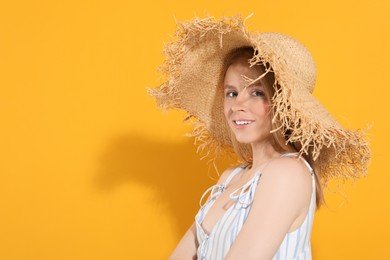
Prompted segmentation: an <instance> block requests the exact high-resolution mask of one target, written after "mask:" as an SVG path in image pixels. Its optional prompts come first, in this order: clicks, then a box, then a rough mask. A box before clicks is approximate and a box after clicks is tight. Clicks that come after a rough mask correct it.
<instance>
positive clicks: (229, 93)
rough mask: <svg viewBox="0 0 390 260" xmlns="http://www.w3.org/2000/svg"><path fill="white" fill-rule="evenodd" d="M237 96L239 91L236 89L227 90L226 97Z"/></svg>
mask: <svg viewBox="0 0 390 260" xmlns="http://www.w3.org/2000/svg"><path fill="white" fill-rule="evenodd" d="M236 96H237V93H236V92H234V91H229V92H226V97H236Z"/></svg>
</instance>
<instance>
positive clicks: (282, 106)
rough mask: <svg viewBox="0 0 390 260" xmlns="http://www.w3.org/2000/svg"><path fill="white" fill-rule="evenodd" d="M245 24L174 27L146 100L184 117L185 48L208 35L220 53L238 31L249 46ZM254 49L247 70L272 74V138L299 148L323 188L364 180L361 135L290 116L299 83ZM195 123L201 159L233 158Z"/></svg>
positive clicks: (258, 46) (201, 22)
mask: <svg viewBox="0 0 390 260" xmlns="http://www.w3.org/2000/svg"><path fill="white" fill-rule="evenodd" d="M244 22H245V20H244V21H243V20H242V18H241V17H240V16H234V17H228V18H222V19H221V20H216V19H215V18H214V17H208V18H205V19H199V18H196V19H195V20H193V21H190V22H180V23H178V30H177V31H176V34H175V36H174V38H173V39H172V41H171V42H169V43H168V44H166V45H165V47H164V56H165V62H164V63H163V64H162V65H161V66H160V67H159V71H160V72H162V74H163V78H164V80H166V81H165V83H163V84H162V85H160V86H159V87H158V88H149V89H148V92H149V94H150V95H151V96H154V97H155V98H156V100H157V104H158V106H159V107H160V108H161V109H163V110H166V109H171V108H173V109H180V110H185V111H187V110H186V106H185V104H182V103H181V97H180V93H179V88H180V87H179V86H177V83H176V82H177V80H178V79H179V78H180V76H181V75H180V64H181V63H182V61H183V56H184V55H185V54H186V50H187V48H190V47H191V44H192V42H193V39H196V38H202V37H204V36H205V35H206V34H208V33H209V32H210V33H214V34H217V35H218V37H219V42H220V46H221V47H222V45H223V36H224V35H225V34H227V33H229V32H231V31H232V30H236V31H241V32H242V33H243V34H244V35H245V37H246V38H248V39H249V40H251V38H250V35H249V34H248V32H247V31H246V29H245V26H244ZM195 42H196V41H195ZM253 47H254V48H255V56H254V57H253V58H252V59H251V61H250V64H251V66H253V65H255V64H259V63H262V64H264V65H265V66H267V64H272V68H268V70H267V72H269V71H271V70H272V71H273V72H274V73H275V85H274V87H275V90H276V93H275V95H274V97H273V109H274V117H273V118H272V121H273V122H274V123H275V122H279V124H280V127H278V128H277V129H274V130H273V131H272V132H275V131H281V132H282V133H283V134H284V135H285V136H286V135H287V133H288V140H287V142H291V143H295V142H300V143H301V145H302V147H301V149H300V151H299V154H300V156H302V155H304V154H309V153H311V155H312V157H313V158H314V160H315V161H316V162H315V163H316V164H317V165H318V169H319V171H320V174H319V175H320V176H319V177H320V179H321V182H322V183H323V184H326V183H327V181H328V180H329V179H331V178H341V179H349V178H352V179H354V178H358V177H360V176H364V175H365V174H366V172H367V165H368V162H369V159H370V150H369V147H368V142H367V141H366V140H365V138H364V136H365V132H363V131H361V130H358V131H348V130H345V129H343V128H342V127H341V126H339V125H338V124H337V122H335V123H334V125H324V124H323V123H322V122H318V121H314V120H313V119H312V118H308V117H306V118H305V116H304V115H303V114H302V112H301V111H297V110H294V104H292V102H291V98H290V97H291V92H292V90H293V89H291V86H290V85H291V82H297V78H294V76H292V75H290V74H288V72H286V71H284V69H283V68H284V67H285V66H284V64H283V60H279V59H278V58H277V57H275V56H273V52H271V51H268V52H267V51H266V50H269V49H270V46H266V45H265V43H263V42H260V43H259V42H258V41H254V40H253ZM266 68H267V67H266ZM262 76H263V75H262ZM256 80H258V79H255V81H256ZM298 83H299V82H298ZM289 84H290V85H289ZM278 86H280V87H279V88H278ZM191 116H192V115H189V117H191ZM193 123H194V129H193V132H192V133H191V134H190V136H193V137H195V144H196V145H198V149H197V151H198V153H200V154H201V155H202V158H206V157H209V158H212V159H211V161H212V162H215V159H216V158H218V157H220V156H222V155H224V154H231V153H232V152H233V149H232V147H231V146H230V145H226V144H222V143H221V142H220V141H218V140H217V138H215V137H214V136H212V133H211V132H210V131H209V129H208V128H207V126H206V125H205V124H204V123H203V122H201V121H199V120H198V119H196V121H195V122H193Z"/></svg>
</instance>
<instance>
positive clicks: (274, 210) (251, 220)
mask: <svg viewBox="0 0 390 260" xmlns="http://www.w3.org/2000/svg"><path fill="white" fill-rule="evenodd" d="M311 189H312V179H311V175H310V173H309V171H308V169H307V167H306V166H305V165H303V163H302V162H301V161H298V160H296V158H287V157H283V158H278V159H276V160H274V161H272V162H270V164H269V165H268V166H267V168H266V169H265V170H264V171H263V172H262V176H261V178H260V181H259V184H258V187H257V189H256V193H255V197H254V200H253V204H252V207H251V210H250V213H249V215H248V218H247V220H246V222H245V224H244V225H243V227H242V229H241V231H240V233H239V234H238V236H237V238H236V240H235V242H234V243H233V245H232V247H231V248H230V251H229V253H228V255H227V257H226V259H229V260H232V259H258V260H269V259H272V257H273V256H274V255H275V253H276V251H277V250H278V248H279V246H280V244H281V243H282V241H283V238H284V237H285V235H286V234H287V232H288V231H289V229H290V227H291V226H292V224H293V223H294V221H295V220H296V219H297V218H298V216H302V215H303V214H305V213H306V212H307V210H308V208H309V204H310V198H311ZM302 222H303V220H302Z"/></svg>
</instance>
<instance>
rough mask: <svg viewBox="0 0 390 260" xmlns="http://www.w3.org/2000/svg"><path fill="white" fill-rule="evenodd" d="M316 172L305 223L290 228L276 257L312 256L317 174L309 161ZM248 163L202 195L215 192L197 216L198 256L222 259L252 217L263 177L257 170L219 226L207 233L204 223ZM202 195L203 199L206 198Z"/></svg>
mask: <svg viewBox="0 0 390 260" xmlns="http://www.w3.org/2000/svg"><path fill="white" fill-rule="evenodd" d="M295 155H296V154H284V155H283V156H295ZM303 161H304V162H305V164H306V165H307V167H308V168H309V170H310V172H311V174H312V187H313V188H312V196H311V201H310V207H309V211H308V213H307V215H306V218H305V220H304V222H303V223H302V225H301V226H300V227H299V228H298V229H296V230H295V231H293V232H289V233H287V234H286V236H285V237H284V239H283V241H282V243H281V245H280V247H279V249H278V251H277V252H276V254H275V256H274V257H273V260H285V259H288V260H291V259H292V260H311V259H312V256H311V244H310V237H311V230H312V225H313V218H314V211H315V203H316V192H315V190H316V189H315V178H314V173H313V170H312V168H311V167H310V165H309V164H308V163H307V162H306V161H305V160H303ZM243 168H244V167H243V166H239V167H237V168H236V169H235V170H234V171H233V172H232V173H231V174H230V176H229V178H228V179H227V180H226V181H225V182H224V183H223V184H221V185H220V184H216V185H214V186H212V187H210V188H209V189H208V190H207V191H206V192H205V193H204V194H203V196H202V199H203V198H204V197H205V195H207V194H208V193H209V192H211V194H210V196H209V199H208V200H207V201H206V203H205V204H204V205H201V208H200V210H199V212H198V214H197V215H196V216H195V223H196V229H197V239H198V243H199V247H198V251H197V255H198V259H208V260H218V259H224V258H225V256H226V255H227V253H228V252H229V249H230V247H231V246H232V245H233V243H234V240H235V239H236V237H237V235H238V233H239V232H240V230H241V228H242V226H243V225H244V223H245V220H246V218H247V217H248V214H249V210H250V208H251V204H252V201H253V198H254V195H255V191H256V187H257V183H258V182H259V180H260V177H261V173H260V172H257V173H256V174H255V176H254V177H253V178H252V179H251V180H250V181H249V182H247V183H246V184H245V185H244V186H242V187H241V188H240V189H238V190H236V191H235V192H233V193H232V194H230V197H231V198H232V199H234V200H236V202H235V203H234V204H233V205H232V206H231V207H230V208H229V209H228V210H227V211H226V212H225V214H224V215H223V216H222V217H221V218H220V219H219V220H218V222H217V223H216V224H215V226H214V227H213V228H212V230H211V231H210V234H207V233H206V232H205V231H204V230H203V228H202V226H201V224H202V222H203V220H204V218H205V216H206V214H207V212H208V210H209V209H210V208H211V206H212V205H213V203H214V201H215V200H216V199H217V198H218V196H219V195H220V194H221V193H222V192H223V191H224V190H225V187H226V186H227V185H228V184H229V182H230V181H231V180H232V179H233V177H234V176H236V175H237V174H238V173H239V172H240V171H241V170H242V169H243ZM202 199H201V202H202Z"/></svg>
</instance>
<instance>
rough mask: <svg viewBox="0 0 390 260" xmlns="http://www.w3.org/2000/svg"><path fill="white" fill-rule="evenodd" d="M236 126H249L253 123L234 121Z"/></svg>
mask: <svg viewBox="0 0 390 260" xmlns="http://www.w3.org/2000/svg"><path fill="white" fill-rule="evenodd" d="M234 123H235V124H236V125H249V124H250V123H252V121H234Z"/></svg>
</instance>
